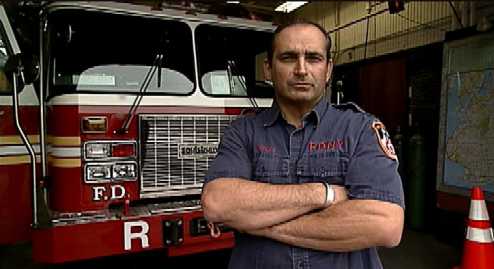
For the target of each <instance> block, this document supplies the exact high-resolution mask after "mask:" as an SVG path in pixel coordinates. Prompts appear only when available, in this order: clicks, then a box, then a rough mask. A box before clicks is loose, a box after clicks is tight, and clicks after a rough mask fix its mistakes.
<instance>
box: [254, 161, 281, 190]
mask: <svg viewBox="0 0 494 269" xmlns="http://www.w3.org/2000/svg"><path fill="white" fill-rule="evenodd" d="M284 160H285V159H284V158H282V157H281V156H277V154H273V155H265V156H259V157H258V158H257V159H256V161H255V163H254V171H253V175H254V180H256V181H260V182H266V183H273V184H286V183H289V182H287V180H286V176H287V173H288V167H285V166H286V162H285V161H284Z"/></svg>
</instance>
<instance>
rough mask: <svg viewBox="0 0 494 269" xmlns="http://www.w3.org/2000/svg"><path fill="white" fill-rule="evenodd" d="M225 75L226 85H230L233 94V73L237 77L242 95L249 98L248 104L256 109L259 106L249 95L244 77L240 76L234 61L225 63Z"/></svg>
mask: <svg viewBox="0 0 494 269" xmlns="http://www.w3.org/2000/svg"><path fill="white" fill-rule="evenodd" d="M226 73H227V77H228V83H229V84H230V89H231V90H232V91H233V92H234V91H235V81H234V80H233V73H236V74H238V76H237V77H238V81H239V82H240V86H242V90H243V91H244V93H245V94H246V95H247V97H248V98H249V102H250V104H251V105H252V106H253V107H254V108H258V107H259V105H258V104H257V102H256V99H255V97H252V96H251V95H250V94H249V91H248V90H247V83H246V82H245V77H244V76H242V75H241V73H240V71H239V69H238V67H237V64H236V63H235V61H234V60H227V61H226Z"/></svg>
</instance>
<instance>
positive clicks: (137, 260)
mask: <svg viewBox="0 0 494 269" xmlns="http://www.w3.org/2000/svg"><path fill="white" fill-rule="evenodd" d="M379 253H380V255H381V260H382V262H383V265H384V268H385V269H395V268H399V269H412V268H413V269H432V268H434V269H451V268H452V267H453V266H454V265H457V264H458V263H459V262H460V257H461V250H460V249H458V248H455V247H452V246H450V245H448V244H445V243H443V242H440V241H438V240H437V239H436V237H435V236H433V235H431V234H428V233H420V232H415V231H410V230H406V231H405V233H404V235H403V238H402V242H401V244H400V246H398V247H396V248H393V249H384V248H383V249H380V250H379ZM228 257H229V252H228V251H219V252H215V253H208V254H201V255H194V256H192V257H179V258H167V257H165V256H164V255H163V254H162V253H160V252H159V251H154V252H150V253H142V254H138V255H129V256H118V257H107V258H102V259H98V260H91V261H84V262H76V263H68V264H63V265H57V266H52V265H42V264H33V262H32V260H31V248H30V246H29V244H24V245H16V246H10V247H5V246H4V247H0V269H10V268H13V269H14V268H15V269H47V268H64V269H79V268H81V269H82V268H84V269H87V268H91V269H98V268H102V269H103V268H104V269H108V268H119V269H126V268H129V269H134V268H135V269H137V268H139V269H140V268H153V267H156V266H159V267H161V268H163V267H166V268H167V269H174V268H179V269H186V268H196V267H197V265H198V264H200V265H203V266H206V267H208V268H209V267H211V268H212V267H214V268H226V267H227V263H228ZM165 265H166V266H165Z"/></svg>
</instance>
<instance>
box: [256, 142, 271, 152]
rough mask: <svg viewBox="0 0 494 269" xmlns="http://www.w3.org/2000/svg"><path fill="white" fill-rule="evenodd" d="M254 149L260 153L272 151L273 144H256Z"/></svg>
mask: <svg viewBox="0 0 494 269" xmlns="http://www.w3.org/2000/svg"><path fill="white" fill-rule="evenodd" d="M256 150H257V151H258V152H261V153H273V151H274V150H273V146H269V145H262V144H257V145H256Z"/></svg>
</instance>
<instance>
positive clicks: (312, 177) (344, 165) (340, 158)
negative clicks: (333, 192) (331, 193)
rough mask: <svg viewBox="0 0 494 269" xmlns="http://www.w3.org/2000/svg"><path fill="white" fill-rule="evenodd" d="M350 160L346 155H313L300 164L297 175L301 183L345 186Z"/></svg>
mask: <svg viewBox="0 0 494 269" xmlns="http://www.w3.org/2000/svg"><path fill="white" fill-rule="evenodd" d="M348 161H349V158H348V157H347V156H345V155H344V154H334V155H315V156H314V155H313V156H309V157H308V158H305V159H304V160H303V161H302V162H299V165H298V166H297V174H299V182H300V183H307V182H323V181H325V182H328V183H330V184H335V185H344V184H345V175H346V173H347V171H348Z"/></svg>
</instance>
